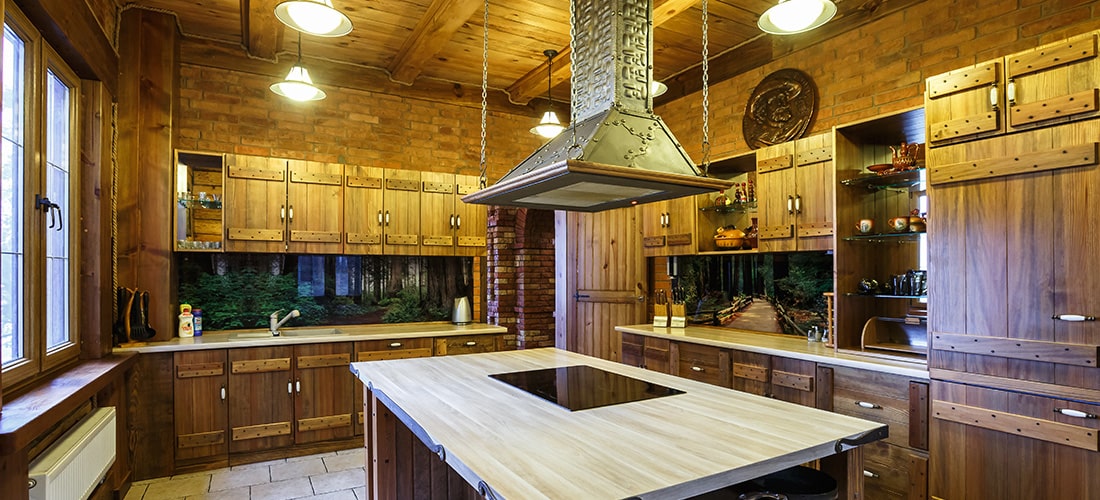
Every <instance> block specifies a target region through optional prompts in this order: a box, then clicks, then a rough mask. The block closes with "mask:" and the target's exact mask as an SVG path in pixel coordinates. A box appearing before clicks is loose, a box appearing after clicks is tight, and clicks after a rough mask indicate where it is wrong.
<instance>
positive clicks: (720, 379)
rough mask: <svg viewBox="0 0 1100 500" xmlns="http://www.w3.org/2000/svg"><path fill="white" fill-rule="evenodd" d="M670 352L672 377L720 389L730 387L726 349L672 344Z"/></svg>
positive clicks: (728, 354)
mask: <svg viewBox="0 0 1100 500" xmlns="http://www.w3.org/2000/svg"><path fill="white" fill-rule="evenodd" d="M671 351H672V356H671V358H672V370H673V372H672V374H673V375H678V376H681V377H684V378H690V379H692V380H698V381H700V382H706V383H708V384H714V385H719V386H722V387H731V386H732V381H731V378H730V366H731V362H730V351H729V350H728V349H722V348H719V347H713V346H707V345H700V344H691V343H685V342H672V343H671Z"/></svg>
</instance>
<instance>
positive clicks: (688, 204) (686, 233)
mask: <svg viewBox="0 0 1100 500" xmlns="http://www.w3.org/2000/svg"><path fill="white" fill-rule="evenodd" d="M665 220H666V221H667V227H666V228H665V232H666V235H667V236H666V239H665V244H666V245H667V246H668V254H669V255H691V254H694V253H695V252H696V243H695V238H696V231H695V220H696V216H695V197H694V196H685V197H683V198H676V199H673V200H668V216H667V217H666V218H665Z"/></svg>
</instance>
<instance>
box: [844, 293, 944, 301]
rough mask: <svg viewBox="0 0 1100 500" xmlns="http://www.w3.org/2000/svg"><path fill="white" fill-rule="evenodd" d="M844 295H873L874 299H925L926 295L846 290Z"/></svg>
mask: <svg viewBox="0 0 1100 500" xmlns="http://www.w3.org/2000/svg"><path fill="white" fill-rule="evenodd" d="M844 295H847V296H849V297H874V298H876V299H927V298H928V296H927V295H889V294H882V293H859V292H848V293H846V294H844Z"/></svg>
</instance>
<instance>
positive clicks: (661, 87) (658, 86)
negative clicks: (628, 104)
mask: <svg viewBox="0 0 1100 500" xmlns="http://www.w3.org/2000/svg"><path fill="white" fill-rule="evenodd" d="M665 92H668V85H665V84H663V83H661V82H658V81H657V80H650V82H649V94H650V95H652V96H653V97H660V96H661V95H663V94H664V93H665Z"/></svg>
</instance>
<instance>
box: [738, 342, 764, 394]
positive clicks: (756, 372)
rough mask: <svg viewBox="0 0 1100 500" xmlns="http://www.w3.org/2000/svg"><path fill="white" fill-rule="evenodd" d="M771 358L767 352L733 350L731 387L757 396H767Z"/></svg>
mask: <svg viewBox="0 0 1100 500" xmlns="http://www.w3.org/2000/svg"><path fill="white" fill-rule="evenodd" d="M771 359H772V357H771V356H769V355H767V354H760V353H756V352H747V351H733V388H734V389H736V390H738V391H744V392H747V393H750V394H756V395H757V396H767V395H768V394H769V388H768V375H769V374H770V373H771V367H772V362H771Z"/></svg>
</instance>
